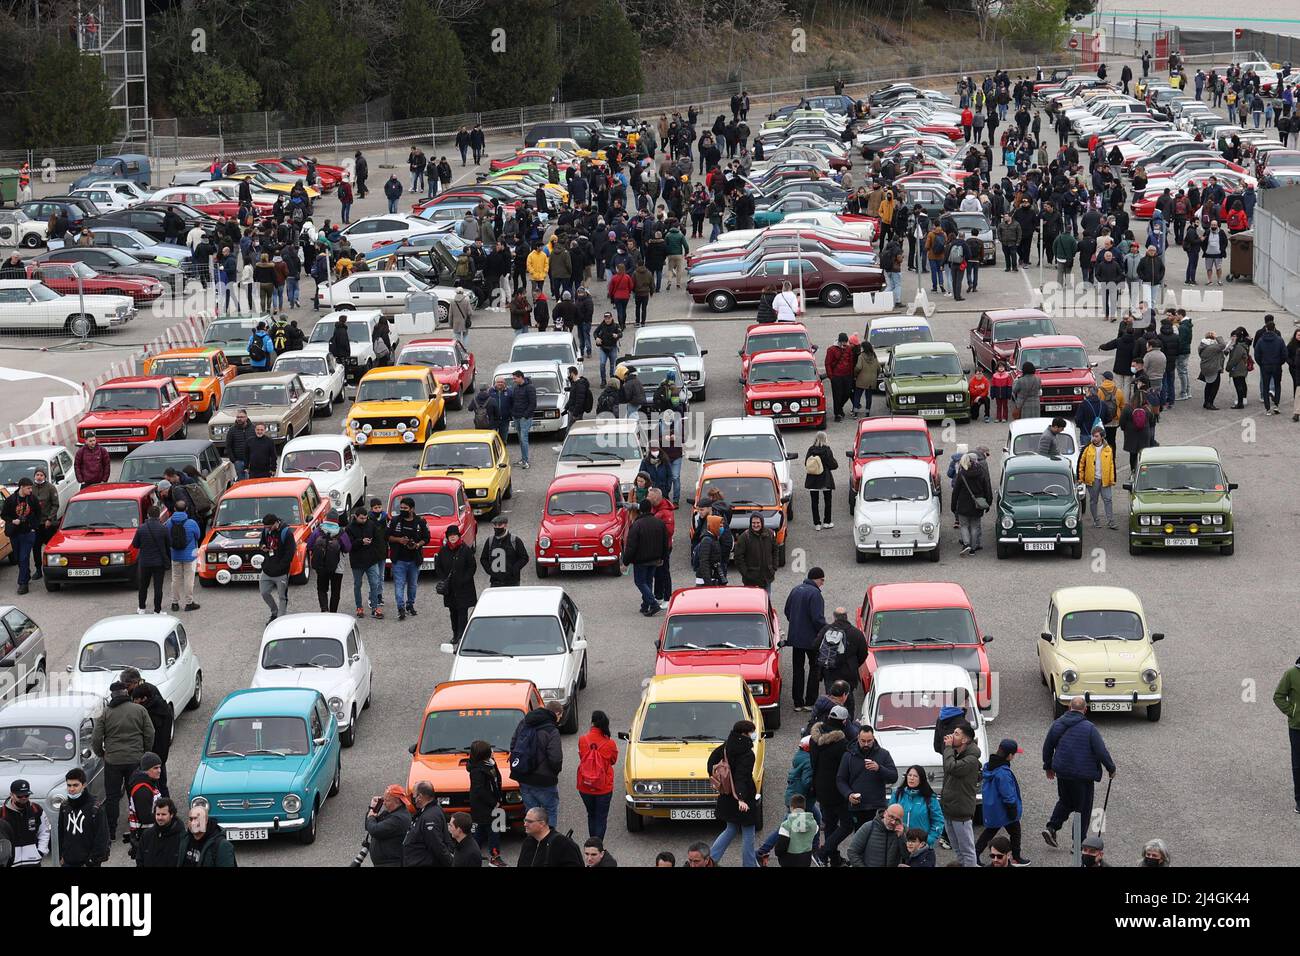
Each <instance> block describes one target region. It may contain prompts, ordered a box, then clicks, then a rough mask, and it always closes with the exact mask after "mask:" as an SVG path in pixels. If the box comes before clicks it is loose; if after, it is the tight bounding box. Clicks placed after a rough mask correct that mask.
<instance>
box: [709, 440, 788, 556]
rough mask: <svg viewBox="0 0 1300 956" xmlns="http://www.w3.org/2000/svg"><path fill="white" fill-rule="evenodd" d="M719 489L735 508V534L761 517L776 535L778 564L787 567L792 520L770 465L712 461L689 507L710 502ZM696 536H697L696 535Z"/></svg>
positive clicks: (733, 517)
mask: <svg viewBox="0 0 1300 956" xmlns="http://www.w3.org/2000/svg"><path fill="white" fill-rule="evenodd" d="M714 488H717V489H719V490H720V491H721V492H722V497H723V499H724V500H725V501H726V503H727V506H728V507H729V508H731V533H732V534H733V535H736V536H739V535H740V534H741V533H742V532H743V531H745V529H747V528H748V527H749V518H750V515H754V514H756V515H758V516H759V517H761V518H762V519H763V524H764V525H766V526H767V527H768V528H770V529H771V530H772V533H773V534H775V535H776V553H777V562H778V563H779V564H780V565H781V567H785V536H786V528H787V525H788V516H787V513H786V508H785V505H784V504H783V503H782V501H781V480H780V479H779V478H778V477H777V474H776V466H775V465H774V464H772V462H770V461H710V462H707V463H706V464H705V465H704V467H703V468H702V469H701V470H700V481H699V484H698V485H697V486H696V488H695V497H694V498H687V499H686V503H687V504H689V505H691V506H693V507H696V506H703V505H704V504H706V503H707V502H708V500H709V492H710V491H711V490H712V489H714ZM692 533H693V532H692Z"/></svg>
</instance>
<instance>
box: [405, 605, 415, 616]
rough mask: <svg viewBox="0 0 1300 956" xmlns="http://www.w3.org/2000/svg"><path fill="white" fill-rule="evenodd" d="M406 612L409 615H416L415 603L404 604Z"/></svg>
mask: <svg viewBox="0 0 1300 956" xmlns="http://www.w3.org/2000/svg"><path fill="white" fill-rule="evenodd" d="M406 613H407V614H408V615H409V616H410V617H415V616H416V615H415V605H414V604H408V605H406Z"/></svg>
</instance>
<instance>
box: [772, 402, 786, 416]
mask: <svg viewBox="0 0 1300 956" xmlns="http://www.w3.org/2000/svg"><path fill="white" fill-rule="evenodd" d="M784 410H785V406H784V405H782V404H781V403H780V402H773V403H772V411H774V412H776V413H777V414H778V415H780V414H781V412H783V411H784Z"/></svg>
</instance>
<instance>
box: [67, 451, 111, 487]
mask: <svg viewBox="0 0 1300 956" xmlns="http://www.w3.org/2000/svg"><path fill="white" fill-rule="evenodd" d="M111 469H112V460H111V459H110V458H109V456H108V451H107V450H106V449H105V448H104V446H103V445H97V446H95V447H94V448H91V447H90V446H89V445H82V446H81V447H80V448H78V449H77V456H76V458H75V459H73V462H72V470H73V472H74V473H75V474H76V476H77V481H79V482H81V484H82V485H96V484H99V483H100V482H104V481H108V477H109V472H110V471H111Z"/></svg>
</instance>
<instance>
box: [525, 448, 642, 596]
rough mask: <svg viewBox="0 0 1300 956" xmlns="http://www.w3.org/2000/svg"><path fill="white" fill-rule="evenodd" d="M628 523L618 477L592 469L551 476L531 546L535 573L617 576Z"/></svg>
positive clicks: (627, 511)
mask: <svg viewBox="0 0 1300 956" xmlns="http://www.w3.org/2000/svg"><path fill="white" fill-rule="evenodd" d="M631 522H632V513H631V512H630V511H629V510H628V509H627V508H625V507H623V492H622V489H621V487H620V484H619V479H618V476H617V475H611V474H609V473H608V472H602V471H592V472H584V473H581V474H571V475H561V476H560V477H558V478H556V479H554V480H553V481H552V482H551V484H550V487H548V488H547V489H546V504H545V505H544V506H543V509H542V520H541V523H540V524H539V525H538V527H537V540H536V542H535V543H534V545H533V566H534V567H535V568H536V569H537V576H538V577H539V578H544V577H546V576H547V575H549V574H550V573H551V572H552V571H596V570H601V571H605V572H606V573H608V574H618V573H619V572H620V571H621V570H622V568H621V567H620V565H619V558H620V557H621V556H622V554H623V545H624V542H625V539H626V537H627V530H628V527H629V526H630V525H631Z"/></svg>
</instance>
